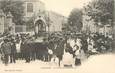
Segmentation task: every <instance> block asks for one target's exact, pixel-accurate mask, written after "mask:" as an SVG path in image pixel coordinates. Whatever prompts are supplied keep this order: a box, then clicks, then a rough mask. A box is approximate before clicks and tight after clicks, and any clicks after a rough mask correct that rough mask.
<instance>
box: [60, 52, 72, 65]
mask: <svg viewBox="0 0 115 73" xmlns="http://www.w3.org/2000/svg"><path fill="white" fill-rule="evenodd" d="M62 63H63V65H73V64H74V59H73V55H72V54H70V53H69V52H65V53H64V55H63V59H62Z"/></svg>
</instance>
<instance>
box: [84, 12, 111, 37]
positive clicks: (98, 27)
mask: <svg viewBox="0 0 115 73" xmlns="http://www.w3.org/2000/svg"><path fill="white" fill-rule="evenodd" d="M111 24H112V22H111V20H110V19H108V24H104V25H103V24H101V23H100V22H98V23H95V22H94V20H93V19H90V17H89V16H87V15H86V14H85V12H84V11H83V28H82V30H83V31H84V32H86V33H96V32H98V33H100V34H103V35H105V36H108V35H112V33H113V31H112V26H111Z"/></svg>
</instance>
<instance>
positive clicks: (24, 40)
mask: <svg viewBox="0 0 115 73" xmlns="http://www.w3.org/2000/svg"><path fill="white" fill-rule="evenodd" d="M35 39H36V38H35V37H34V36H30V35H29V34H18V35H15V36H14V35H9V36H5V37H4V38H3V39H1V40H0V59H1V60H0V61H1V62H3V63H4V64H5V65H8V63H16V61H17V60H25V62H26V63H30V62H31V61H35V60H41V61H44V62H51V63H53V62H57V65H58V66H61V65H62V64H63V66H64V67H73V66H79V65H81V64H82V62H81V60H82V59H83V56H86V57H87V58H88V57H89V56H90V55H94V54H101V53H107V52H111V51H112V37H111V36H106V37H105V36H104V35H102V34H98V33H95V34H89V35H86V34H71V33H70V34H58V33H57V34H55V33H53V34H50V35H49V37H47V38H44V39H43V42H35Z"/></svg>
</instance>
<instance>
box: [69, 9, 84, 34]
mask: <svg viewBox="0 0 115 73" xmlns="http://www.w3.org/2000/svg"><path fill="white" fill-rule="evenodd" d="M68 24H69V25H68V28H69V30H70V31H75V32H76V31H78V32H79V31H81V29H82V27H83V24H82V10H80V9H73V10H72V11H71V13H70V15H69V18H68Z"/></svg>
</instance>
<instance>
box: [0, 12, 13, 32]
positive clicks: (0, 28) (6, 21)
mask: <svg viewBox="0 0 115 73" xmlns="http://www.w3.org/2000/svg"><path fill="white" fill-rule="evenodd" d="M12 17H13V16H12V14H11V13H10V12H9V13H8V14H4V12H3V11H2V10H0V33H4V32H7V33H10V34H14V33H15V24H14V23H13V21H12Z"/></svg>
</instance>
